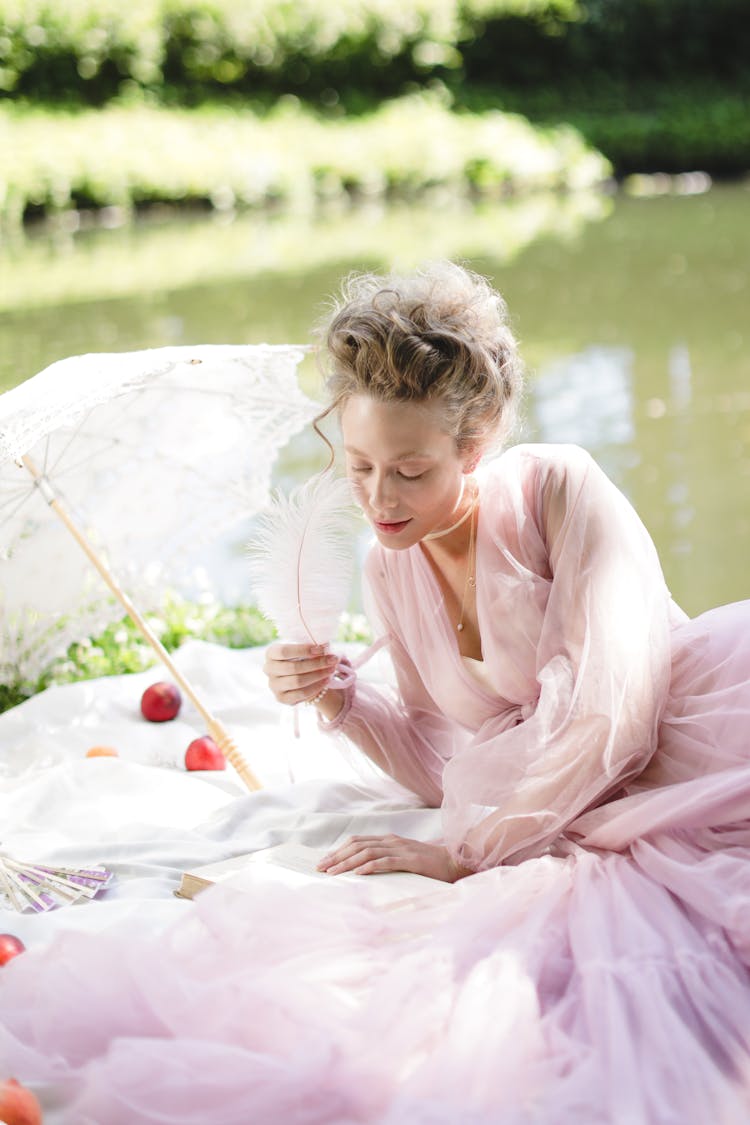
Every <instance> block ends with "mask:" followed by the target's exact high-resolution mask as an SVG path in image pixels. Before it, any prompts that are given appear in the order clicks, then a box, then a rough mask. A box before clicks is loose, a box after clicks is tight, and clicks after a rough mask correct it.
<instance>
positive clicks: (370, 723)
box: [320, 552, 468, 808]
mask: <svg viewBox="0 0 750 1125" xmlns="http://www.w3.org/2000/svg"><path fill="white" fill-rule="evenodd" d="M363 593H364V599H363V600H364V606H365V610H366V612H367V617H368V619H369V621H370V624H371V626H372V628H373V632H374V635H375V636H376V637H380V636H382V635H384V634H387V635H388V636H389V637H390V644H389V647H388V651H389V653H390V658H391V662H392V664H393V669H394V672H395V679H396V687H395V688H390V687H388V686H386V685H384V684H377V686H376V685H374V684H370V683H367V682H366V681H365V680H364V679H363V678H362V677H361V676H359V677H358V678H357V680H356V683H355V684H354V685H353V687H352V688H351V689H350V694H349V697H348V698H347V700H346V703H345V705H344V708H343V709H342V720H343V721H341V722H338V721H337V720H334V721H333V722H332V723H325V722H321V724H320V725H321V727H322V728H323V729H324V730H325V729H330V730H335V729H337V728H338V729H339V730H340V731H341V733H342V734H344V735H345V736H346V738H347V739H350V740H351V741H352V742H353V743H354V744H355V745H356V746H358V747H359V748H360V749H361V750H362V751H364V753H365V754H367V756H368V757H369V758H370V759H371V760H372V761H373V762H374V763H375V764H376V765H377V766H379V767H380V768H381V769H382V770H384V771H385V772H386V773H387V774H389V775H390V776H391V777H393V778H395V779H396V781H398V782H399V783H400V784H401V785H404V786H406V788H407V789H410V790H411V791H412V792H413V793H416V794H417V795H418V796H420V797H421V798H422V799H423V801H424V802H425V803H426V804H427V805H429V806H431V807H433V808H436V807H438V806H439V805H440V804H441V801H442V797H443V789H442V775H443V769H444V768H445V763H446V761H447V760H448V759H449V758H450V757H452V756H453V755H455V754H456V753H459V752H460V750H461V749H463V747H464V746H465V745H466V744H467V742H468V739H467V738H466V736H465V732H462V731H461V729H460V728H458V727H457V726H456V724H455V723H454V722H452V721H451V720H450V719H448V718H446V717H445V715H443V713H442V712H441V711H440V708H439V707H438V706H437V704H436V703H435V701H434V700H433V698H432V696H431V695H430V694H429V692H428V690H427V688H426V687H425V685H424V682H423V681H422V678H421V677H420V674H419V672H418V671H417V668H416V667H415V664H414V662H413V660H412V659H411V657H410V656H409V654H408V652H407V650H406V648H405V646H404V644H403V642H402V640H401V632H400V629H399V628H398V623H397V619H398V615H397V613H396V610H395V608H394V606H393V604H392V601H391V596H390V592H389V589H388V584H387V581H386V579H385V576H384V575H382V574H381V573H380V571H379V567H378V560H377V553H376V552H371V554H370V555H369V556H368V558H367V561H366V563H365V573H364V580H363Z"/></svg>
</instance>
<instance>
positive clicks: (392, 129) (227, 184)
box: [0, 95, 609, 223]
mask: <svg viewBox="0 0 750 1125" xmlns="http://www.w3.org/2000/svg"><path fill="white" fill-rule="evenodd" d="M0 150H1V151H2V152H3V153H4V154H5V159H4V161H3V163H2V165H0V218H2V217H5V220H6V221H7V222H10V223H13V222H16V223H18V222H19V221H20V220H21V219H22V218H23V216H24V215H25V214H27V213H28V212H29V211H37V212H39V211H44V212H54V211H59V210H65V209H69V208H72V207H91V206H94V207H101V206H107V205H112V204H117V205H120V206H122V207H126V208H132V207H135V206H138V205H144V204H149V203H154V202H157V201H158V202H161V201H166V202H170V203H198V202H201V203H208V204H210V205H213V206H216V207H219V208H225V209H227V208H232V207H235V206H236V207H248V206H258V205H261V204H267V203H269V202H277V203H278V202H283V203H284V204H286V205H288V206H304V207H309V206H310V205H312V204H314V203H315V202H316V201H319V200H329V199H332V198H336V197H345V196H347V195H352V194H354V195H361V196H365V197H367V198H375V197H379V196H380V197H382V196H388V195H392V196H402V197H403V196H409V195H414V194H415V193H418V192H420V191H423V190H425V189H427V188H430V187H433V186H436V185H442V186H447V187H450V188H451V189H453V190H455V191H456V192H457V193H459V194H460V193H462V192H463V193H476V194H486V193H488V192H496V191H499V190H502V191H504V192H512V191H516V192H521V191H528V190H531V189H536V190H541V189H556V188H578V187H586V186H591V185H592V184H593V183H596V182H599V181H601V180H602V179H603V178H604V177H605V176H607V175H608V173H609V166H608V165H607V163H606V162H605V161H603V160H602V158H601V157H600V156H599V155H598V154H597V153H595V152H592V151H591V150H590V149H588V148H586V146H585V145H583V144H582V142H581V140H580V138H579V137H578V135H577V134H576V133H575V131H573V130H571V129H569V128H567V127H564V126H561V127H558V128H555V129H544V130H541V129H534V128H532V127H531V126H530V125H529V124H528V122H527V121H526V120H524V119H523V118H521V117H518V116H515V115H509V114H503V113H500V112H499V111H497V110H493V111H490V112H487V113H484V114H481V115H472V114H456V113H452V112H451V110H450V109H449V108H448V107H447V106H446V105H445V104H444V101H443V100H441V99H440V98H439V97H437V96H431V95H415V96H413V97H409V98H402V99H397V100H394V101H391V102H386V103H384V104H383V105H382V106H381V107H380V108H379V109H378V110H377V111H376V112H374V113H372V114H370V115H369V116H367V117H363V118H357V119H349V118H342V119H341V120H337V121H326V120H322V119H320V118H319V117H318V116H316V115H315V114H313V113H311V112H309V111H307V110H305V109H303V108H302V107H301V106H300V105H299V104H298V103H297V102H296V99H293V100H291V101H288V102H285V103H283V104H281V105H280V106H279V107H278V108H277V110H276V111H275V112H274V113H273V114H271V115H269V116H267V117H264V118H261V117H258V116H256V115H255V114H253V113H252V112H251V111H249V110H233V109H226V108H218V107H212V108H204V109H201V110H184V109H180V110H177V109H174V110H170V109H166V108H163V107H154V106H148V105H129V106H116V105H113V106H108V107H106V108H105V109H103V110H98V111H97V110H84V111H78V112H69V111H68V112H63V111H60V112H56V113H51V112H49V111H44V110H40V109H30V108H25V107H17V106H12V107H11V106H6V107H5V108H4V109H3V108H2V106H1V105H0Z"/></svg>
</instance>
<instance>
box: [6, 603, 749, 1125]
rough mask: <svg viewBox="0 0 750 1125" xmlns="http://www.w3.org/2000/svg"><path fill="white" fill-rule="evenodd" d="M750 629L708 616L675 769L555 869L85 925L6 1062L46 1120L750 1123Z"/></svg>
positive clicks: (31, 964)
mask: <svg viewBox="0 0 750 1125" xmlns="http://www.w3.org/2000/svg"><path fill="white" fill-rule="evenodd" d="M743 612H744V611H743ZM747 620H748V615H747V613H745V616H744V618H743V617H742V616H741V615H736V614H735V615H728V616H727V617H726V619H719V618H717V619H716V620H715V621H714V622H709V623H708V624H710V625H711V628H710V629H707V628H706V626H707V622H706V621H705V620H704V621H701V619H699V620H698V621H697V622H690V623H689V624H688V625H687V626H685V634H684V641H685V644H684V648H682V649H680V650H679V651H678V652H677V655H676V662H675V691H674V692H673V696H672V698H671V700H670V704H669V707H668V711H667V714H665V718H664V724H663V730H664V746H663V755H662V758H661V759H660V758H659V755H657V759H656V760H655V762H654V763H653V764H652V767H649V771H647V774H646V775H644V777H643V778H642V779H639V784H636V785H634V786H633V787H632V790H631V791H630V792H629V794H628V795H626V796H624V797H622V798H621V799H620V800H619V801H613V802H612V803H611V804H610V805H609V806H607V807H605V808H603V809H597V810H594V811H593V812H591V813H589V814H587V815H586V816H585V817H582V818H579V821H578V822H576V823H575V824H574V825H572V826H571V830H570V833H569V834H568V835H567V836H566V838H564V839H562V840H561V841H560V843H559V846H558V847H556V848H555V850H554V853H553V854H547V855H543V856H540V857H538V858H534V859H528V860H526V861H524V862H523V863H519V864H518V865H517V866H508V867H503V868H497V869H494V870H491V871H487V872H484V873H482V874H480V875H476V876H474V877H472V878H469V879H465V880H463V881H462V882H460V883H458V884H456V885H455V886H447V885H446V887H445V888H444V889H441V890H440V891H439V892H438V893H436V894H435V895H430V896H428V897H427V898H425V899H423V900H421V901H420V902H419V903H418V904H415V903H411V904H404V905H400V906H398V907H397V908H391V909H383V908H376V907H375V906H374V905H373V903H372V902H371V901H370V892H369V891H368V887H367V879H366V878H363V879H362V885H361V886H360V885H351V884H345V883H337V882H336V880H335V878H332V879H331V880H330V882H329V883H326V882H321V883H316V884H315V885H311V886H309V887H304V888H301V889H293V888H290V887H285V886H281V885H279V886H276V885H269V883H268V882H267V880H264V881H263V883H257V882H254V881H253V879H252V876H251V875H249V874H244V875H242V876H238V877H237V878H236V879H234V880H233V881H232V883H231V884H225V885H223V886H220V887H215V888H212V889H211V890H208V891H206V892H204V893H203V894H202V895H200V896H199V898H198V899H197V900H196V902H195V903H194V904H185V916H184V917H183V918H180V919H179V920H178V921H177V922H176V923H173V924H172V926H171V928H169V929H167V930H166V931H165V932H162V933H161V935H159V936H154V935H152V934H144V933H141V932H139V930H138V927H137V925H136V924H135V923H132V922H130V923H128V928H124V927H123V926H120V927H118V928H117V929H116V930H110V931H103V932H101V933H98V934H96V935H86V934H82V933H75V932H70V933H63V934H61V935H60V936H59V937H58V938H57V939H56V940H55V941H53V942H52V944H51V945H49V946H48V947H46V948H44V949H41V950H39V951H36V950H30V951H29V952H27V953H26V954H24V955H23V956H22V957H17V958H15V959H14V960H13V961H11V962H9V963H8V964H7V965H6V966H5V967H4V968H3V969H2V970H1V972H2V981H1V987H0V1002H1V1004H2V1020H1V1024H2V1026H0V1068H1V1069H2V1071H3V1072H4V1073H5V1074H15V1075H16V1076H17V1077H18V1078H19V1079H20V1080H21V1081H25V1082H28V1083H29V1084H30V1085H32V1086H33V1087H34V1088H35V1089H36V1090H37V1092H38V1094H39V1096H40V1098H41V1100H42V1102H43V1105H44V1106H45V1111H46V1114H47V1116H46V1117H45V1122H46V1123H49V1125H151V1123H153V1125H156V1123H157V1122H158V1123H159V1125H199V1123H200V1125H205V1123H206V1122H211V1123H212V1125H256V1123H257V1125H275V1123H280V1125H455V1123H456V1122H461V1123H462V1125H706V1122H711V1123H712V1125H746V1123H747V1121H748V1120H750V972H749V969H750V798H749V795H750V747H748V737H749V732H750V703H749V702H748V680H749V679H750V667H748V662H747V659H746V655H743V654H746V653H747V648H748V645H747V641H746V640H744V638H746V637H747V636H748V635H750V633H748V632H744V629H745V625H746V623H747ZM717 636H720V642H721V643H720V644H719V647H717V648H716V649H715V651H712V653H711V654H710V655H711V659H710V660H708V661H707V660H706V653H705V651H704V652H703V656H702V658H701V659H700V660H697V659H694V655H693V654H694V653H695V652H696V651H697V650H698V649H700V647H701V646H704V645H716V644H717V641H716V637H717ZM701 638H703V639H701ZM707 663H708V664H713V668H714V672H713V674H712V677H713V678H712V680H711V682H710V683H709V682H706V681H705V679H704V680H702V681H701V680H700V676H701V675H703V672H701V670H700V668H701V666H702V668H703V669H704V670H705V668H706V664H707ZM660 753H661V750H660ZM660 771H661V772H660Z"/></svg>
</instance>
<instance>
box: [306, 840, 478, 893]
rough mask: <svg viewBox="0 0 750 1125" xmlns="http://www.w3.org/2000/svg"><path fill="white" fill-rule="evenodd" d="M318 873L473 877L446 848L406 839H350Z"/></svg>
mask: <svg viewBox="0 0 750 1125" xmlns="http://www.w3.org/2000/svg"><path fill="white" fill-rule="evenodd" d="M318 870H319V871H324V872H325V873H326V874H327V875H340V874H341V873H342V872H344V871H354V872H356V873H357V875H376V874H378V873H379V872H382V871H412V872H414V874H416V875H427V876H429V878H430V879H441V880H442V881H443V882H444V883H455V882H456V880H457V879H463V877H464V876H465V875H471V874H473V872H471V871H470V870H469V869H468V868H466V867H459V865H458V864H457V863H456V862H455V860H453V859H452V858H451V856H450V853H449V852H448V849H447V848H446V847H445V846H444V845H443V844H423V843H422V842H421V841H420V840H409V839H407V838H405V837H404V836H350V837H349V839H348V840H347V841H346V843H345V844H341V845H339V847H337V848H335V849H334V850H333V851H331V852H329V853H328V855H326V856H324V857H323V859H322V860H321V861H320V863H319V864H318Z"/></svg>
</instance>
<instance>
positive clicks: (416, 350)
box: [316, 262, 523, 454]
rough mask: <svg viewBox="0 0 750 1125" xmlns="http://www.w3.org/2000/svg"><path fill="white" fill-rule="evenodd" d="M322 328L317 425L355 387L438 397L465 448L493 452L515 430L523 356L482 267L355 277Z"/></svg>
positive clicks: (397, 395) (385, 395) (393, 397)
mask: <svg viewBox="0 0 750 1125" xmlns="http://www.w3.org/2000/svg"><path fill="white" fill-rule="evenodd" d="M319 331H320V333H321V335H322V336H323V338H324V341H325V346H326V350H327V357H328V360H327V367H328V371H327V375H326V390H327V392H328V396H329V401H330V406H329V407H328V409H327V410H326V411H325V412H324V413H323V414H322V415H320V417H319V418H318V419H316V429H317V421H320V420H321V419H322V418H324V417H326V415H327V414H329V413H330V412H331V411H334V410H336V411H339V412H340V411H341V409H342V408H343V406H344V404H345V403H346V400H347V399H348V398H349V397H350V396H351V395H356V394H367V395H370V396H371V397H372V398H376V399H379V400H381V401H383V402H415V403H420V402H435V401H439V403H440V405H441V407H442V409H443V411H444V418H445V426H444V428H445V430H446V432H447V433H450V434H451V435H452V436H453V438H454V440H455V442H456V446H457V449H458V451H459V452H465V451H468V450H476V451H477V452H478V453H479V454H482V453H485V452H487V450H488V449H490V448H494V447H495V446H497V445H499V444H500V443H501V442H502V441H503V439H504V438H506V437H507V435H508V433H509V432H510V430H511V428H512V426H513V424H514V421H515V417H516V410H517V406H518V402H519V399H520V395H521V387H522V381H523V375H522V364H521V361H520V358H519V355H518V349H517V345H516V341H515V339H514V336H513V333H512V332H511V330H510V328H509V326H508V314H507V309H506V306H505V302H504V300H503V299H502V297H501V296H500V294H499V293H497V292H496V291H495V290H494V289H493V288H492V286H491V285H490V284H489V282H488V281H487V280H486V279H485V278H483V277H480V276H479V275H478V274H475V273H472V272H471V271H469V270H467V269H464V268H463V267H462V266H458V265H455V264H454V263H453V262H435V263H431V264H428V265H426V266H424V267H423V268H422V269H420V270H419V271H417V272H416V273H414V274H411V275H408V276H398V275H395V274H391V275H388V276H384V277H383V276H378V275H377V274H370V273H365V274H355V275H352V276H350V277H349V278H348V279H347V280H346V281H345V283H344V285H343V287H342V293H341V297H340V299H339V300H338V301H337V302H336V303H335V305H334V308H333V310H332V312H331V314H330V315H329V316H328V317H327V318H326V320H325V322H324V323H323V324H322V325H321V326H320V329H319ZM324 362H325V361H324ZM318 432H319V433H320V431H319V430H318ZM321 436H322V435H321Z"/></svg>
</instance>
